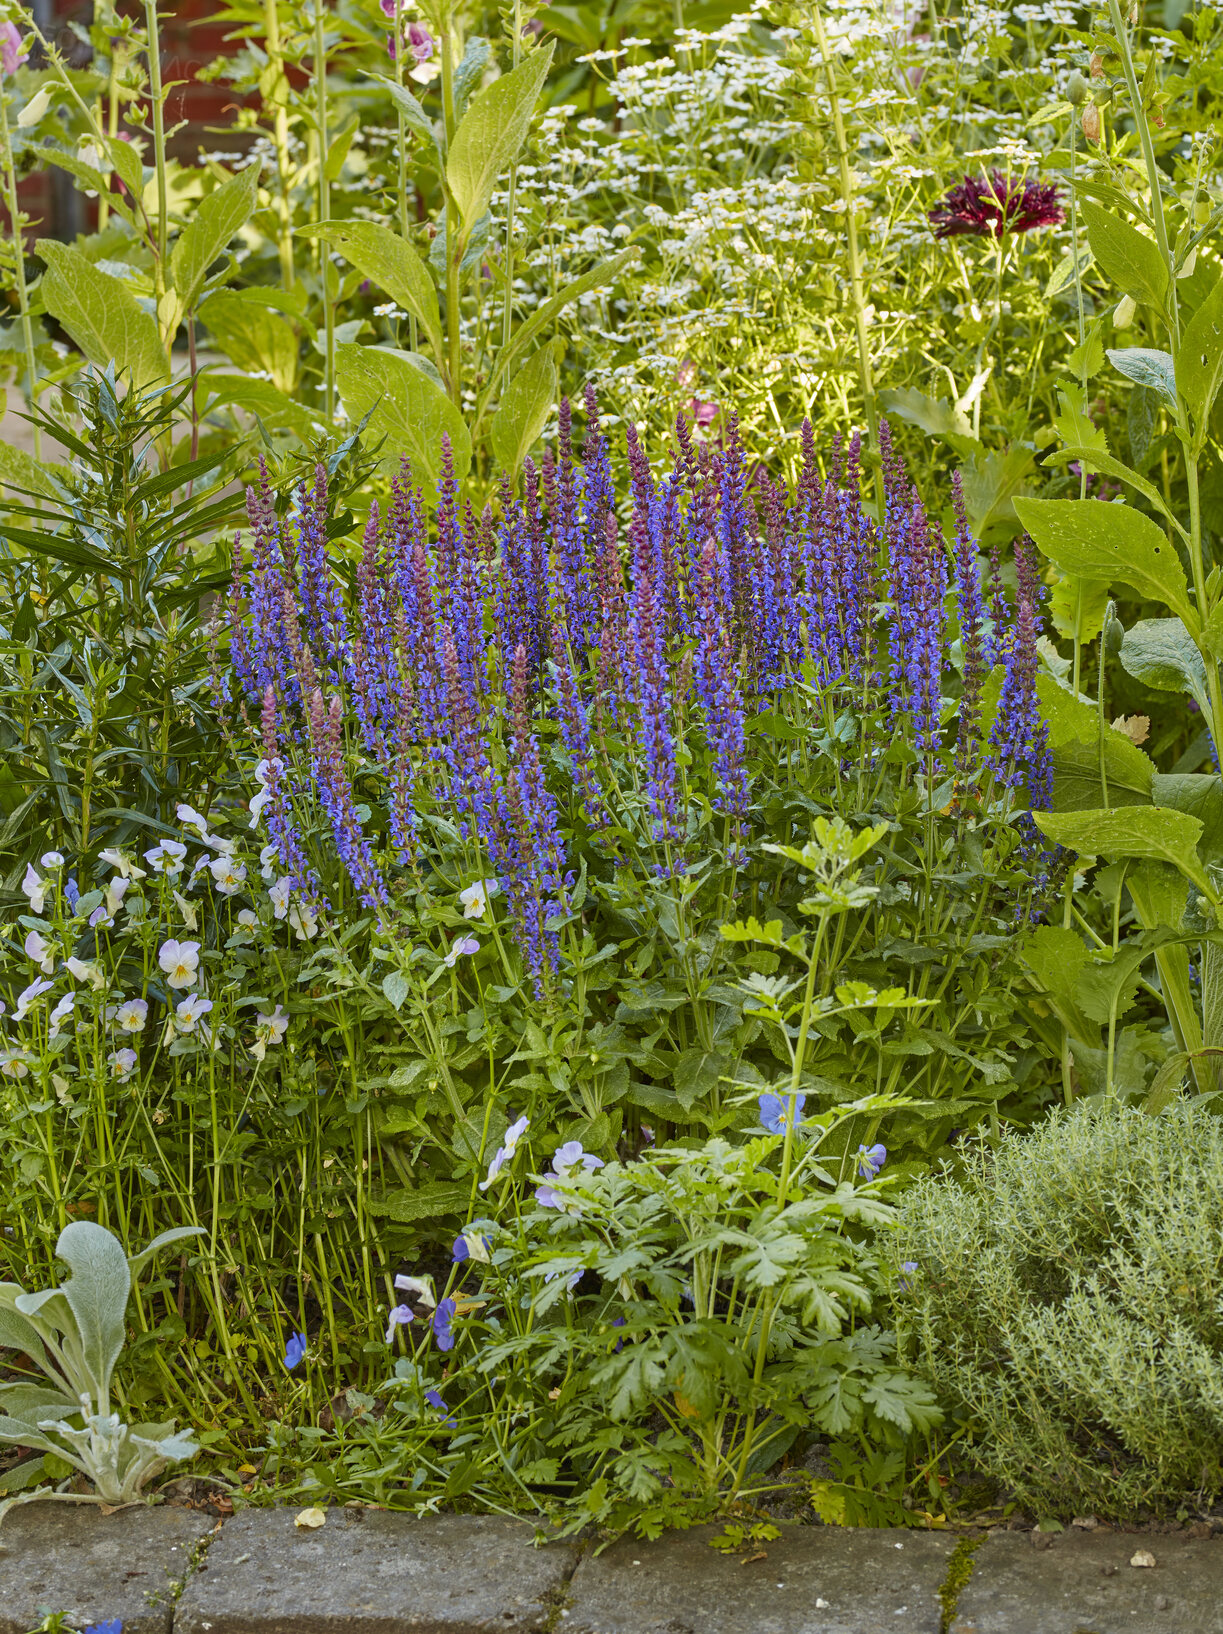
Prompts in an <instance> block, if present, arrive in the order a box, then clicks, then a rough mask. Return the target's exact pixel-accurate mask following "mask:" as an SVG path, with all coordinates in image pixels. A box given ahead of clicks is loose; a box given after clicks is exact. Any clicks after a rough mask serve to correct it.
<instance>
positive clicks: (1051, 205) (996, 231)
mask: <svg viewBox="0 0 1223 1634" xmlns="http://www.w3.org/2000/svg"><path fill="white" fill-rule="evenodd" d="M1064 220H1065V212H1064V211H1063V209H1062V207H1061V204H1060V202H1059V200H1058V190H1057V187H1056V185H1055V184H1054V183H1053V182H1037V181H1016V180H1015V179H1014V178H1012V177H1010V176H1004V175H1003V174H1002V172H1001V171H1000V170H994V171H991V173H990V174H989V176H988V177H986V176H965V178H964V180H963V182H962V183H961V184H960V185H959V187H953V188H952V189H951V190H950V191H949V192H948V194H947V197H946V198H945V199H944V200H943V202H942V203H941V204H939V205H936V206H935V208H934V209H933V210H931V212H930V225H931V226H932V227H933V228H934V236H935V238H954V237H956V236H957V235H958V234H961V233H971V234H974V235H975V236H976V237H978V238H1001V237H1002V235H1003V233H1030V232H1031V231H1032V230H1033V228H1036V227H1060V226H1061V224H1062V222H1063V221H1064Z"/></svg>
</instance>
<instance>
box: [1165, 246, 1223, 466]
mask: <svg viewBox="0 0 1223 1634" xmlns="http://www.w3.org/2000/svg"><path fill="white" fill-rule="evenodd" d="M1176 366H1177V380H1178V384H1179V386H1180V392H1181V396H1182V397H1183V398H1184V399H1185V403H1186V405H1187V407H1188V409H1189V412H1190V414H1192V416H1193V419H1194V423H1195V425H1196V427H1197V434H1198V437H1199V438H1203V437H1204V436H1205V434H1206V421H1207V419H1208V418H1209V416H1210V408H1211V404H1212V403H1213V402H1214V400H1215V394H1216V393H1217V392H1218V390H1219V384H1220V382H1221V381H1223V278H1219V279H1216V281H1215V283H1214V286H1213V288H1212V289H1211V291H1210V293H1209V295H1207V297H1206V299H1205V300H1204V301H1203V302H1202V304H1201V305H1200V306H1199V307H1198V309H1197V311H1196V312H1195V313H1194V314H1193V317H1192V318H1190V320H1189V323H1188V324H1187V325H1186V328H1185V333H1184V334H1183V335H1182V336H1181V349H1180V356H1179V357H1178V358H1177V365H1176Z"/></svg>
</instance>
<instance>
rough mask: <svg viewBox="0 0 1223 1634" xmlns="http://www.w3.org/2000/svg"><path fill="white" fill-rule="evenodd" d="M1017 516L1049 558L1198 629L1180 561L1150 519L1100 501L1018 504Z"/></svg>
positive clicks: (1066, 569) (1126, 507)
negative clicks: (1151, 603) (1125, 588)
mask: <svg viewBox="0 0 1223 1634" xmlns="http://www.w3.org/2000/svg"><path fill="white" fill-rule="evenodd" d="M1015 513H1016V515H1017V516H1018V517H1019V520H1020V522H1021V524H1022V525H1023V526H1024V527H1025V528H1026V529H1027V530H1028V532H1029V533H1030V534H1031V535H1032V537H1033V539H1034V540H1035V541H1036V543H1037V546H1038V547H1039V548H1040V550H1041V551H1042V552H1043V554H1044V555H1045V556H1047V557H1048V558H1049V560H1050V561H1051V562H1052V563H1053V564H1054V566H1055V567H1059V568H1061V570H1062V572H1063V573H1073V574H1076V575H1077V576H1079V577H1080V578H1084V579H1099V580H1101V581H1107V582H1108V583H1109V584H1124V585H1128V586H1129V588H1130V589H1131V590H1135V591H1137V593H1138V594H1139V596H1141V597H1143V599H1144V600H1151V601H1159V602H1162V603H1163V604H1164V606H1165V607H1167V608H1169V609H1170V610H1171V611H1172V612H1173V613H1175V614H1176V615H1177V617H1178V618H1180V619H1182V620H1183V621H1184V622H1185V624H1186V625H1187V626H1188V627H1189V629H1190V630H1194V629H1197V628H1199V627H1200V625H1199V620H1198V617H1197V614H1196V613H1195V612H1194V611H1193V608H1192V606H1191V605H1190V602H1189V586H1188V583H1187V582H1186V579H1185V570H1184V568H1183V567H1182V566H1181V563H1180V558H1179V557H1178V556H1177V554H1176V551H1175V550H1174V549H1173V547H1172V546H1171V545H1170V544H1169V543H1168V539H1167V536H1166V535H1165V534H1164V532H1163V530H1162V529H1161V528H1160V527H1159V524H1158V523H1156V522H1153V521H1152V520H1151V518H1150V517H1149V516H1144V515H1143V514H1142V512H1141V511H1136V510H1134V509H1132V508H1131V507H1130V506H1129V505H1111V504H1108V503H1107V502H1106V501H1104V500H1102V499H1017V500H1016V501H1015Z"/></svg>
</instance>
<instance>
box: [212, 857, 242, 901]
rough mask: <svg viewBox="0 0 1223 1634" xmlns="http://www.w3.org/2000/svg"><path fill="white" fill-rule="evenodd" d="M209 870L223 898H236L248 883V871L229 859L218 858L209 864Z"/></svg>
mask: <svg viewBox="0 0 1223 1634" xmlns="http://www.w3.org/2000/svg"><path fill="white" fill-rule="evenodd" d="M209 869H210V871H211V873H212V878H213V881H214V883H215V884H216V888H217V890H218V891H220V893H221V895H222V896H236V895H237V894H238V892H239V891H240V890H241V889H242V887H243V885H244V884H245V883H246V869H245V868H244V867H243V866H242V864H241V863H240V862H237V863H236V862H232V861H231V860H230V858H229V857H217V858H216V859H215V860H214V861H213V862H211V863H210V864H209Z"/></svg>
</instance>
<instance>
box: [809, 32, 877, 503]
mask: <svg viewBox="0 0 1223 1634" xmlns="http://www.w3.org/2000/svg"><path fill="white" fill-rule="evenodd" d="M811 21H812V26H813V28H814V30H815V43H816V48H817V49H818V51H819V54H820V60H821V62H822V63H823V65H824V78H825V80H826V81H827V84H828V106H829V110H830V111H831V113H832V128H833V131H834V133H835V135H836V142H837V170H838V174H839V177H840V187H841V203H842V206H843V208H844V211H845V227H846V235H847V242H848V248H849V257H848V270H849V287H850V292H851V294H852V297H853V307H854V330H855V332H856V334H857V338H858V384H859V386H860V388H861V391H862V402H863V407H864V409H865V411H866V426H867V431H868V432H869V434H870V443H871V450H872V452H873V453H875V454H878V451H879V416H878V412H877V410H876V407H875V381H874V375H873V372H872V370H871V354H870V342H869V339H868V337H867V333H866V295H865V292H864V288H863V282H862V255H861V251H860V248H859V245H858V223H857V217H856V214H855V210H854V195H853V176H852V174H851V172H850V168H849V144H848V142H847V141H846V137H845V120H844V118H843V117H842V114H841V99H840V97H839V96H838V95H837V82H836V74H835V71H834V67H833V61H832V53H831V52H830V51H829V49H828V40H827V37H826V35H825V33H824V21H823V18H822V17H821V16H820V8H819V4H818V0H813V4H812V7H811ZM875 485H876V488H877V490H878V494H879V503H880V504H881V505H882V503H883V471H882V468H880V469H879V470H877V471H876V473H875Z"/></svg>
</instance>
